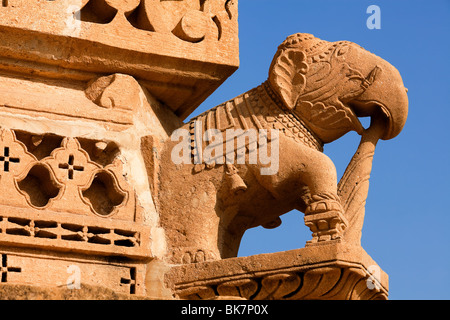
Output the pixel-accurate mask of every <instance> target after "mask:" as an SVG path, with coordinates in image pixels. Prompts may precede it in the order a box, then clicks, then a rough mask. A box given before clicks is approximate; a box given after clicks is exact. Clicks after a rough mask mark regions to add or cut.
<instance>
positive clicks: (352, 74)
mask: <svg viewBox="0 0 450 320" xmlns="http://www.w3.org/2000/svg"><path fill="white" fill-rule="evenodd" d="M269 83H270V86H271V87H272V88H273V89H274V91H275V92H276V93H277V94H278V96H279V97H280V99H281V100H282V101H283V103H284V104H285V105H286V106H287V107H288V108H289V109H291V110H292V111H293V112H294V113H295V114H297V115H298V116H299V117H300V118H301V119H303V120H304V121H305V122H306V123H307V125H308V126H309V127H310V128H311V130H313V131H314V132H315V133H316V134H317V135H318V136H319V137H320V138H321V140H322V141H323V142H325V143H327V142H331V141H333V140H335V139H337V138H339V137H340V136H342V135H343V134H345V133H347V132H348V131H351V130H354V131H356V132H358V133H359V134H362V132H363V131H364V128H363V127H362V125H361V123H360V121H359V120H358V117H364V116H371V115H373V114H374V113H376V112H380V113H382V114H383V115H384V116H385V118H386V120H387V126H386V129H385V132H384V133H383V136H382V138H383V139H391V138H393V137H395V136H396V135H398V134H399V133H400V131H401V130H402V128H403V126H404V124H405V121H406V117H407V113H408V112H407V111H408V98H407V95H406V92H407V90H406V88H405V87H404V86H403V82H402V79H401V77H400V74H399V72H398V71H397V69H395V68H394V67H393V66H392V65H391V64H389V63H388V62H386V61H385V60H383V59H381V58H379V57H377V56H376V55H374V54H372V53H370V52H368V51H366V50H365V49H363V48H362V47H360V46H358V45H356V44H355V43H352V42H348V41H339V42H332V43H330V42H327V41H323V40H320V39H317V38H315V37H314V36H312V35H309V34H295V35H292V36H290V37H288V38H287V39H286V40H285V41H284V42H283V43H282V44H281V45H280V46H279V48H278V51H277V53H276V55H275V57H274V59H273V62H272V65H271V68H270V72H269Z"/></svg>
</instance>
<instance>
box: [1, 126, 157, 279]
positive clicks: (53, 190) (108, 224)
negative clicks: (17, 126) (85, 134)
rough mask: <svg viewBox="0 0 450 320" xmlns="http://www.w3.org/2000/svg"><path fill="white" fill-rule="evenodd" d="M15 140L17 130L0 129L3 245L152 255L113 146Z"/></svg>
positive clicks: (24, 136) (28, 138) (25, 138)
mask: <svg viewBox="0 0 450 320" xmlns="http://www.w3.org/2000/svg"><path fill="white" fill-rule="evenodd" d="M17 137H19V138H20V140H19V139H18V138H17ZM17 137H16V132H15V131H14V130H7V129H0V208H1V209H0V244H6V245H10V244H12V243H14V244H21V245H22V246H24V245H25V246H28V247H41V248H42V247H45V248H51V249H52V250H63V251H65V250H67V248H69V247H70V248H71V250H72V251H83V252H92V253H98V254H111V253H114V254H117V255H125V256H134V257H146V256H148V255H149V251H148V250H147V242H148V241H147V238H148V233H149V231H148V227H146V226H144V225H142V224H141V221H140V219H141V218H140V215H137V213H136V206H135V199H134V197H133V196H131V194H132V192H133V191H132V188H131V187H130V186H129V185H128V183H127V182H126V180H125V177H124V175H123V168H122V162H121V160H119V159H118V158H117V154H118V152H117V151H118V149H117V148H116V147H115V146H111V145H109V146H110V147H106V145H108V144H107V143H106V142H102V143H101V144H100V143H99V142H98V141H87V140H86V139H76V138H67V137H60V139H53V138H52V139H46V138H45V137H41V138H39V139H36V138H35V139H33V138H34V137H36V136H35V135H33V134H31V133H26V132H18V133H17ZM55 141H60V146H59V147H57V144H54V142H55ZM80 141H81V142H80ZM47 143H49V144H48V145H45V144H47ZM82 145H83V146H84V147H85V148H87V149H88V150H89V152H90V153H88V152H87V151H86V150H85V149H84V148H83V147H82ZM55 147H56V148H55ZM96 147H98V148H97V149H96ZM39 148H40V150H38V149H39ZM42 150H46V152H42ZM105 150H106V151H107V152H111V153H108V154H105ZM32 152H33V153H32ZM91 157H92V159H94V160H95V161H94V160H91ZM44 209H45V210H44ZM105 218H112V219H105ZM2 270H3V269H2Z"/></svg>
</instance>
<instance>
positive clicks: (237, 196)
mask: <svg viewBox="0 0 450 320" xmlns="http://www.w3.org/2000/svg"><path fill="white" fill-rule="evenodd" d="M407 111H408V99H407V95H406V89H405V88H404V86H403V82H402V79H401V77H400V74H399V73H398V71H397V70H396V69H395V68H394V67H393V66H392V65H390V64H389V63H388V62H386V61H384V60H383V59H381V58H379V57H378V56H376V55H374V54H372V53H370V52H368V51H366V50H364V49H363V48H361V47H359V46H358V45H356V44H354V43H352V42H348V41H339V42H327V41H323V40H320V39H318V38H315V37H314V36H312V35H309V34H302V33H300V34H294V35H292V36H289V37H288V38H287V39H286V40H285V41H284V42H283V43H282V44H281V45H280V46H279V47H278V50H277V52H276V54H275V56H274V59H273V62H272V64H271V66H270V69H269V77H268V80H267V81H265V82H264V83H263V84H262V85H260V86H258V87H256V88H254V89H252V90H250V91H248V92H246V93H244V94H242V95H240V96H238V97H236V98H234V99H232V100H229V101H227V102H225V103H223V104H221V105H219V106H217V107H215V108H213V109H211V110H208V111H206V112H205V113H203V114H201V115H199V116H197V117H196V118H195V119H192V120H191V121H190V122H189V123H187V124H185V125H184V126H183V127H182V128H181V129H183V130H185V131H186V132H187V133H188V134H187V136H186V139H187V140H188V144H187V146H188V148H187V153H188V157H187V160H188V161H187V162H184V163H183V164H180V163H178V164H174V162H173V159H172V158H171V156H172V155H173V154H174V150H175V151H176V152H175V153H177V152H179V151H180V148H179V146H178V142H177V141H175V140H172V141H168V142H166V143H165V144H164V150H163V152H162V158H161V165H160V186H159V192H158V199H157V204H158V207H159V211H160V216H161V224H162V225H163V226H164V228H165V229H166V231H167V233H168V236H167V239H168V249H169V259H170V260H171V261H172V262H174V263H189V262H200V261H204V260H211V259H220V258H227V257H233V256H236V255H237V252H238V248H239V244H240V240H241V237H242V235H243V234H244V232H245V231H246V230H247V229H249V228H253V227H257V226H260V225H262V226H264V227H267V228H274V227H277V226H278V225H279V224H280V218H279V216H281V215H282V214H284V213H287V212H289V211H291V210H294V209H296V210H299V211H301V212H303V213H304V214H305V216H304V220H305V224H306V225H307V226H308V227H309V228H310V229H311V231H312V239H311V240H310V241H308V243H307V245H315V244H317V243H320V242H324V241H350V242H355V243H359V241H360V237H361V228H362V223H363V219H364V205H365V201H366V198H367V192H368V184H369V175H370V172H371V169H372V160H373V155H374V151H375V147H376V145H377V142H378V140H379V139H383V140H388V139H392V138H394V137H395V136H396V135H398V134H399V133H400V131H401V130H402V128H403V126H404V124H405V121H406V117H407ZM369 116H370V117H371V120H372V121H371V125H370V127H369V128H368V129H364V127H363V126H362V125H361V123H360V121H359V119H358V118H359V117H369ZM252 129H254V130H259V131H261V130H263V131H264V130H265V132H266V133H267V137H266V138H267V139H266V140H265V142H264V143H261V141H257V142H256V143H255V144H253V142H254V141H251V139H250V141H248V142H247V143H246V144H245V146H244V147H243V148H241V149H239V150H237V149H233V150H231V154H232V155H234V154H238V153H239V152H247V151H248V152H249V153H250V151H251V150H254V149H256V150H258V151H260V150H261V149H262V148H263V147H264V146H265V147H269V146H270V147H273V146H276V148H275V151H277V150H278V151H279V153H278V154H279V158H278V161H279V165H278V167H277V170H276V171H275V172H272V173H271V174H269V175H266V174H263V173H262V170H261V168H262V167H264V166H263V164H262V163H261V162H255V163H250V162H248V161H247V162H245V163H240V164H235V163H230V162H228V154H227V155H226V157H225V158H226V159H227V161H226V162H224V161H220V158H214V159H213V161H206V162H205V159H204V158H203V157H202V154H201V151H202V150H205V147H206V149H208V147H209V146H212V145H214V146H215V147H217V146H219V149H215V150H221V148H222V149H223V148H225V145H228V142H229V141H230V139H228V136H227V135H226V134H225V133H226V132H227V130H241V133H242V132H244V133H245V132H246V131H249V130H252ZM211 130H212V131H211ZM270 130H275V131H276V132H277V134H276V135H271V134H270V132H269V131H270ZM350 131H356V132H357V133H358V134H360V135H361V136H362V138H361V143H360V145H359V147H358V150H357V151H356V153H355V155H354V156H353V158H352V160H351V161H350V163H349V165H348V167H347V170H346V171H345V173H344V175H343V177H342V178H341V180H340V181H339V183H338V182H337V177H336V169H335V167H334V164H333V162H332V161H331V160H330V159H329V158H328V157H327V156H326V155H325V154H324V153H323V152H322V151H323V145H324V144H326V143H330V142H332V141H334V140H336V139H338V138H340V137H341V136H343V135H345V134H346V133H348V132H350ZM211 132H212V133H211ZM210 135H213V136H215V138H214V139H211V137H210ZM178 137H180V136H179V135H178ZM205 137H206V141H205V140H203V139H204V138H205ZM222 138H223V139H222ZM235 138H236V137H232V139H231V141H232V146H235V145H234V142H233V141H234V139H235ZM215 139H219V140H220V141H221V142H217V141H216V140H215ZM221 146H222V147H221ZM233 148H234V147H233ZM183 150H184V151H186V149H183ZM273 150H274V149H272V151H273ZM226 152H229V150H228V149H227V150H226ZM233 157H234V156H233ZM233 157H231V158H232V159H234V158H233ZM249 157H250V156H249V155H247V158H246V159H247V160H248V159H249ZM179 181H181V182H179Z"/></svg>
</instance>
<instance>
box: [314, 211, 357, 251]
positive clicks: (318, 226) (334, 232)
mask: <svg viewBox="0 0 450 320" xmlns="http://www.w3.org/2000/svg"><path fill="white" fill-rule="evenodd" d="M305 225H306V226H307V227H309V229H310V230H311V232H312V239H311V240H309V241H307V242H306V244H307V245H311V244H315V243H318V242H323V241H330V240H338V239H341V238H342V235H343V231H344V229H345V228H346V226H347V225H348V223H347V219H345V217H344V216H343V215H342V213H341V212H339V211H328V212H323V213H317V214H312V215H308V216H305Z"/></svg>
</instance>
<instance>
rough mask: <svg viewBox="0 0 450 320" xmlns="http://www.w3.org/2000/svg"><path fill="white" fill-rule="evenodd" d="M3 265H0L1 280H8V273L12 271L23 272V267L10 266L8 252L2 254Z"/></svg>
mask: <svg viewBox="0 0 450 320" xmlns="http://www.w3.org/2000/svg"><path fill="white" fill-rule="evenodd" d="M0 263H1V265H0V275H1V280H0V282H8V273H10V272H21V271H22V268H19V267H11V266H8V256H7V255H6V254H2V255H1V262H0Z"/></svg>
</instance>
